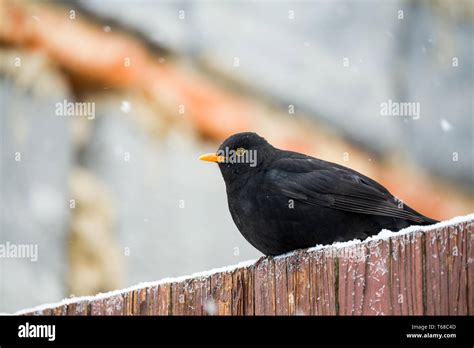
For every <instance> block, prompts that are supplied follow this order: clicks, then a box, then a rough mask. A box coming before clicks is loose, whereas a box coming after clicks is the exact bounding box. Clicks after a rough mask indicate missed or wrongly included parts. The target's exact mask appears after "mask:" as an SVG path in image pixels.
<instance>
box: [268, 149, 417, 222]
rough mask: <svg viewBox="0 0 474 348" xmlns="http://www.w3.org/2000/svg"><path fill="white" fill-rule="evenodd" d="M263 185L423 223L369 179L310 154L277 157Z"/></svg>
mask: <svg viewBox="0 0 474 348" xmlns="http://www.w3.org/2000/svg"><path fill="white" fill-rule="evenodd" d="M263 184H264V185H265V187H267V188H268V189H270V190H273V191H274V192H279V193H281V194H284V195H285V196H287V197H288V198H291V199H295V200H298V201H300V202H304V203H307V204H312V205H319V206H324V207H329V208H333V209H338V210H344V211H348V212H353V213H359V214H369V215H381V216H389V217H394V218H400V219H406V220H411V221H413V222H418V223H423V222H426V218H425V217H424V216H422V215H420V214H418V213H417V212H416V211H414V210H412V209H410V208H409V207H406V206H405V205H403V204H402V205H400V201H398V200H397V199H396V198H394V197H393V196H392V195H391V194H390V192H388V191H387V189H385V188H384V187H383V186H382V185H380V184H378V183H377V182H375V181H373V180H372V179H370V178H367V177H366V176H364V175H362V174H360V173H358V172H356V171H353V170H351V169H349V168H345V167H342V166H339V165H336V164H333V163H329V162H325V161H321V160H318V159H314V158H311V157H305V158H285V159H280V160H277V161H276V162H274V163H273V164H272V166H271V168H270V169H269V170H268V171H267V173H266V174H265V179H264V183H263ZM399 205H400V207H399Z"/></svg>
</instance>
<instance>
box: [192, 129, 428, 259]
mask: <svg viewBox="0 0 474 348" xmlns="http://www.w3.org/2000/svg"><path fill="white" fill-rule="evenodd" d="M234 151H237V153H238V154H239V156H235V155H234V157H233V158H232V157H231V155H228V154H229V153H231V154H232V153H234ZM251 152H252V153H253V154H256V161H255V162H253V163H249V159H248V158H250V159H251V156H249V155H250V153H251ZM219 154H220V156H216V155H204V156H202V158H201V159H203V160H209V161H214V162H218V164H219V168H220V170H221V172H222V176H223V178H224V181H225V184H226V190H227V199H228V205H229V210H230V213H231V215H232V218H233V220H234V222H235V224H236V225H237V227H238V229H239V231H240V232H241V233H242V235H243V236H244V237H245V239H247V241H248V242H249V243H251V244H252V245H253V246H254V247H255V248H257V249H258V250H260V251H261V252H262V253H264V254H266V255H278V254H282V253H285V252H288V251H291V250H295V249H300V248H307V247H311V246H314V245H316V244H330V243H332V242H335V241H346V240H351V239H354V238H360V239H364V238H366V237H368V236H370V235H374V234H377V233H378V232H380V230H382V229H389V230H392V231H398V230H400V229H402V228H405V227H408V226H410V225H429V224H433V223H436V222H437V221H436V220H433V219H430V218H428V217H425V216H423V215H421V214H419V213H418V212H416V211H415V210H413V209H411V208H410V207H408V206H407V205H406V204H402V203H401V202H400V201H399V200H397V199H396V198H395V197H394V196H393V195H392V194H390V192H389V191H388V190H387V189H385V188H384V187H383V186H382V185H380V184H379V183H377V182H376V181H374V180H372V179H370V178H368V177H367V176H365V175H362V174H360V173H358V172H356V171H354V170H352V169H349V168H346V167H344V166H341V165H338V164H335V163H331V162H327V161H323V160H320V159H317V158H313V157H310V156H307V155H304V154H301V153H297V152H291V151H284V150H280V149H277V148H274V147H273V146H272V145H270V144H269V143H268V142H267V141H266V140H265V139H263V138H262V137H260V136H258V135H257V134H255V133H238V134H235V135H233V136H231V137H229V138H228V139H226V140H225V141H224V143H223V144H222V145H221V146H220V147H219V151H218V155H219ZM246 155H247V157H248V158H247V161H242V162H243V163H235V159H236V158H238V159H240V160H243V159H245V156H246ZM232 162H233V163H232ZM253 165H254V166H253Z"/></svg>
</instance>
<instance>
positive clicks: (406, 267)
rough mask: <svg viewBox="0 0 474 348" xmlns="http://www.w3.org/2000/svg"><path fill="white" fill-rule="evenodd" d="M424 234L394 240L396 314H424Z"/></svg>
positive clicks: (392, 240) (392, 263)
mask: <svg viewBox="0 0 474 348" xmlns="http://www.w3.org/2000/svg"><path fill="white" fill-rule="evenodd" d="M423 243H424V239H423V234H422V233H420V232H416V233H413V234H408V235H401V236H399V237H394V238H392V239H391V255H390V263H391V272H390V273H391V275H390V289H391V305H392V314H393V315H422V314H423V276H424V273H423V248H424V245H423Z"/></svg>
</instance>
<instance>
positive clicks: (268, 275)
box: [254, 257, 276, 315]
mask: <svg viewBox="0 0 474 348" xmlns="http://www.w3.org/2000/svg"><path fill="white" fill-rule="evenodd" d="M254 294H255V315H274V314H275V313H276V311H275V302H276V301H275V263H274V261H273V259H271V258H268V257H267V258H265V259H263V260H259V261H258V262H257V265H256V266H255V292H254Z"/></svg>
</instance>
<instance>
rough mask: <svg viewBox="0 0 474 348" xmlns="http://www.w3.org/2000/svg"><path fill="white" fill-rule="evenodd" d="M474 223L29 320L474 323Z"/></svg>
mask: <svg viewBox="0 0 474 348" xmlns="http://www.w3.org/2000/svg"><path fill="white" fill-rule="evenodd" d="M473 226H474V214H471V215H468V216H466V217H462V218H455V219H452V220H450V221H446V222H442V223H439V224H437V225H434V226H427V227H415V226H413V227H410V228H408V229H406V230H404V231H402V232H399V233H392V232H388V231H382V232H381V233H380V234H379V235H378V236H376V237H372V238H369V239H367V240H366V241H364V242H359V241H352V242H346V243H336V244H334V245H331V246H324V247H323V246H321V247H315V248H311V249H307V250H301V251H296V252H293V253H289V254H286V255H282V256H278V257H266V258H264V259H260V260H258V261H252V262H247V263H243V264H240V265H237V266H233V267H227V268H223V269H218V270H213V271H210V272H205V273H200V274H195V275H192V276H189V277H181V278H175V279H164V280H162V281H158V282H152V283H142V284H139V285H137V286H134V287H131V288H128V289H124V290H120V291H115V292H109V293H105V294H99V295H97V296H92V297H80V298H71V299H66V300H63V301H62V302H60V303H57V304H50V305H43V306H40V307H37V308H33V309H27V310H23V311H20V312H18V313H17V314H24V315H214V314H215V315H275V314H276V315H295V314H310V315H423V314H426V315H438V314H441V315H466V314H469V315H472V314H474V282H473V281H474V264H473V249H474V242H473V241H474V235H473Z"/></svg>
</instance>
